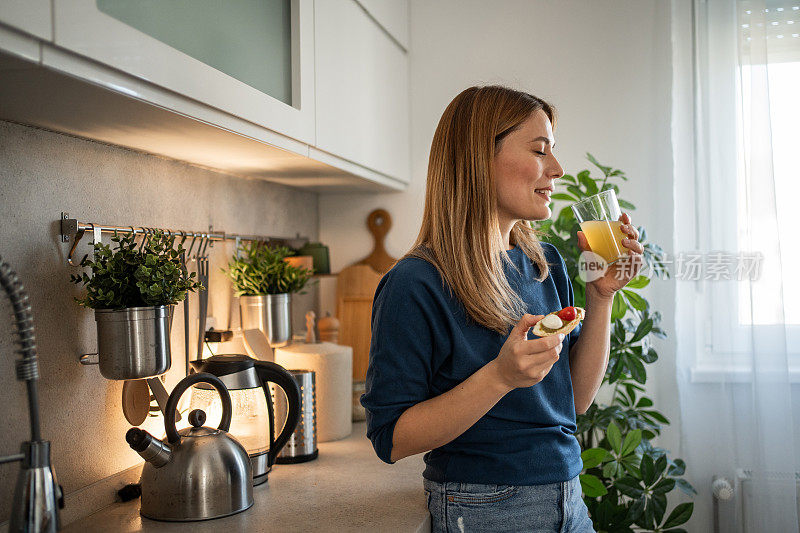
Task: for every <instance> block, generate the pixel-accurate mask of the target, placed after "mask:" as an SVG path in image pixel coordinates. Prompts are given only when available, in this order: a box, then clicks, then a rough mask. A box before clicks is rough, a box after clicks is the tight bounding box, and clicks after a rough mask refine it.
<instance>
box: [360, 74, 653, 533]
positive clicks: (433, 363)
mask: <svg viewBox="0 0 800 533" xmlns="http://www.w3.org/2000/svg"><path fill="white" fill-rule="evenodd" d="M554 125H555V111H554V109H553V107H552V106H551V105H549V104H548V103H547V102H545V101H543V100H541V99H539V98H537V97H535V96H533V95H530V94H527V93H523V92H519V91H515V90H512V89H508V88H505V87H498V86H489V87H472V88H469V89H467V90H465V91H464V92H462V93H461V94H459V95H458V96H456V98H455V99H454V100H453V101H452V102H451V103H450V105H449V106H448V107H447V109H446V110H445V112H444V114H443V115H442V118H441V120H440V121H439V125H438V127H437V129H436V133H435V134H434V138H433V143H432V146H431V154H430V160H429V164H428V181H427V190H426V198H425V208H424V215H423V220H422V228H421V230H420V233H419V236H418V237H417V240H416V242H415V244H414V246H413V247H412V249H411V251H410V252H409V253H408V254H406V255H405V256H404V257H403V258H402V259H401V260H400V261H398V262H397V263H396V264H395V265H394V267H393V268H392V269H391V270H390V271H389V272H388V273H387V274H386V275H385V276H384V277H383V278H382V279H381V281H380V284H379V285H378V288H377V290H376V292H375V299H374V302H373V311H372V343H371V347H370V364H369V370H368V372H367V385H366V386H367V389H366V394H364V395H363V396H362V398H361V403H362V405H363V406H364V407H365V408H366V410H367V436H368V437H369V438H370V439H371V441H372V443H373V446H374V448H375V451H376V453H377V454H378V456H379V457H380V458H381V459H382V460H383V461H385V462H388V463H393V462H395V461H397V460H399V459H402V458H403V457H407V456H409V455H414V454H417V453H421V452H427V453H426V454H425V456H424V460H425V463H426V467H425V471H424V473H423V484H424V487H425V494H426V497H427V500H428V502H427V503H428V509H429V510H430V513H431V518H432V529H433V531H470V532H472V531H533V530H536V531H539V530H542V531H570V532H581V533H583V532H587V531H593V529H592V522H591V520H590V519H589V516H588V513H587V508H586V506H585V504H584V503H583V500H582V498H581V490H580V483H579V481H578V474H579V473H580V471H581V469H582V462H581V458H580V453H581V450H580V446H579V444H578V441H577V439H576V438H575V436H574V434H573V433H574V432H575V430H576V424H575V417H576V413H584V412H585V411H586V410H587V409H588V407H589V406H590V405H591V403H592V401H593V399H594V396H595V394H596V393H597V389H598V388H599V387H600V384H601V382H602V380H603V376H604V374H605V370H606V365H607V364H608V352H609V338H610V327H611V326H610V323H611V302H612V299H613V297H614V293H615V292H616V291H617V290H619V289H620V288H622V287H623V286H625V284H626V283H627V282H628V281H629V280H630V279H631V278H632V277H633V276H635V275H636V273H637V272H638V270H639V269H640V268H641V263H642V259H641V255H640V254H641V253H642V251H643V249H642V246H641V244H640V243H639V242H638V240H637V239H638V235H637V232H636V230H635V229H634V228H633V226H631V221H630V218H629V217H628V215H627V214H624V215H622V217H621V219H620V220H622V222H623V226H622V228H623V231H624V232H625V233H626V234H627V235H628V236H629V238H628V239H626V240H625V241H623V245H624V246H625V247H626V248H627V249H628V250H629V254H630V255H631V263H632V264H629V266H628V267H626V268H624V269H623V268H620V266H619V263H616V264H614V265H613V266H612V268H610V269H609V270H608V271H607V272H606V273H605V275H604V276H603V277H601V278H600V279H597V280H595V281H594V282H592V283H589V284H587V287H586V318H585V320H584V321H583V324H582V328H581V327H579V328H576V329H575V330H573V331H572V332H571V333H570V334H569V335H568V336H567V338H566V340H567V342H566V343H565V342H563V341H564V340H565V339H564V336H563V335H558V336H550V337H544V338H538V337H536V336H533V334H529V330H530V328H531V327H532V326H533V325H534V324H535V323H536V322H537V321H539V320H540V319H541V318H543V316H544V315H545V314H547V313H550V312H553V311H557V310H559V309H562V308H563V307H567V306H571V305H573V291H572V285H571V283H570V280H569V278H568V277H567V272H566V267H565V265H564V261H563V259H562V258H561V256H560V255H559V253H558V251H557V250H556V249H555V247H553V246H552V245H550V244H546V243H542V242H539V240H538V239H537V237H536V232H535V231H534V230H533V229H532V228H531V227H530V224H529V223H528V221H531V220H544V219H547V218H549V217H550V216H551V212H550V208H549V203H550V193H551V192H552V190H553V185H554V182H555V180H557V179H558V178H560V177H561V176H562V175H563V173H564V172H563V170H562V168H561V166H560V165H559V163H558V161H557V160H556V158H555V155H554V154H553V148H554V146H555V139H554V138H553V126H554ZM578 241H579V246H580V248H581V249H582V250H589V249H590V248H589V246H588V243H587V241H586V237H585V236H584V235H583V233H582V232H578ZM512 326H513V327H512ZM509 328H511V331H510V332H509ZM529 335H530V337H529ZM529 338H531V339H532V340H529ZM562 356H563V357H562Z"/></svg>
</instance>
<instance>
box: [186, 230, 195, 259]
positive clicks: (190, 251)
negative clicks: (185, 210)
mask: <svg viewBox="0 0 800 533" xmlns="http://www.w3.org/2000/svg"><path fill="white" fill-rule="evenodd" d="M196 242H197V235H195V234H194V233H192V243H191V244H190V245H189V249H188V250H186V260H187V261H191V259H192V250H194V245H195V243H196Z"/></svg>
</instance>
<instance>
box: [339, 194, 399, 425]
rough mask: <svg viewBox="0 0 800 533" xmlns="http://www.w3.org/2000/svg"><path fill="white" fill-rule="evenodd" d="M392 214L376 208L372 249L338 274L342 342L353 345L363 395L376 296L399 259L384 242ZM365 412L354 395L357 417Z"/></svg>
mask: <svg viewBox="0 0 800 533" xmlns="http://www.w3.org/2000/svg"><path fill="white" fill-rule="evenodd" d="M391 226H392V218H391V216H389V213H388V212H387V211H386V210H384V209H376V210H374V211H372V212H371V213H370V214H369V216H368V217H367V227H368V228H369V230H370V232H371V233H372V236H373V238H374V246H373V250H372V253H370V255H368V256H367V257H365V258H364V259H362V260H361V261H358V262H356V263H354V264H353V265H351V266H349V267H346V268H344V269H342V271H341V272H340V273H339V275H338V276H337V278H336V317H337V318H338V319H339V323H340V330H339V344H342V345H344V346H351V347H352V348H353V391H354V394H355V395H360V394H361V392H362V391H363V388H364V387H363V383H364V380H365V379H366V375H367V366H368V364H369V344H370V340H371V338H372V332H371V328H370V319H371V316H372V298H373V297H374V295H375V289H377V288H378V283H379V282H380V280H381V278H382V277H383V275H384V274H385V273H386V272H388V271H389V269H390V268H391V267H392V265H394V263H395V262H396V261H397V260H396V259H394V258H393V257H391V256H390V255H389V254H388V253H386V250H385V248H384V246H383V240H384V238H385V237H386V233H387V232H388V231H389V228H391ZM364 418H365V414H364V409H363V407H361V404H360V403H359V402H358V401H357V398H355V396H354V398H353V420H364Z"/></svg>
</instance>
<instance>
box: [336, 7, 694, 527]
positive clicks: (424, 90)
mask: <svg viewBox="0 0 800 533" xmlns="http://www.w3.org/2000/svg"><path fill="white" fill-rule="evenodd" d="M410 11H411V19H410V20H411V22H410V35H411V38H410V51H409V53H410V56H409V57H410V98H411V158H412V160H411V175H412V182H411V185H410V187H409V189H408V191H405V192H402V193H392V194H382V195H353V194H340V195H326V196H324V197H321V198H320V238H321V240H322V241H323V242H325V243H326V244H328V245H330V246H331V250H332V255H331V262H332V268H333V270H334V271H337V270H339V269H341V268H343V267H345V266H347V265H349V264H350V263H352V262H355V261H357V260H359V259H361V258H362V257H364V256H366V255H368V254H369V252H370V250H371V248H372V245H371V237H370V234H369V232H368V231H367V229H366V223H365V221H366V217H367V215H368V214H369V212H370V211H371V210H373V209H375V208H378V207H382V208H385V209H387V210H388V211H389V213H390V214H391V215H392V217H393V227H392V229H391V230H390V232H389V234H388V236H387V240H386V247H387V250H388V252H389V253H390V254H391V255H393V256H395V257H399V256H401V255H403V254H404V253H405V252H406V251H407V250H408V248H409V247H410V246H411V244H413V241H414V238H415V237H416V235H417V232H418V231H419V225H420V222H421V217H422V207H423V204H424V195H425V176H426V169H427V160H428V153H429V150H430V142H431V139H432V137H433V132H434V130H435V128H436V124H437V122H438V120H439V117H440V116H441V113H442V111H443V110H444V108H445V107H446V105H447V104H448V103H449V102H450V100H451V99H452V98H453V97H454V96H455V95H456V94H458V93H459V92H460V91H461V90H463V89H465V88H466V87H469V86H471V85H475V84H487V83H501V84H506V85H510V86H512V87H515V88H520V89H524V90H528V91H529V92H532V93H533V94H536V95H537V96H541V97H543V98H545V99H547V100H549V101H551V102H552V103H553V104H555V106H556V107H557V108H558V112H559V121H558V127H557V129H556V131H555V136H556V141H557V150H556V154H557V156H558V157H559V159H560V162H561V164H562V166H563V167H564V169H565V170H566V171H567V172H569V173H572V174H574V173H576V172H578V171H580V170H582V169H584V168H589V163H588V162H587V161H586V159H585V153H586V152H591V153H592V154H593V155H595V156H596V157H597V158H598V160H599V161H600V162H601V163H604V164H606V165H611V166H614V167H616V168H620V169H622V170H624V171H625V172H626V173H627V175H628V177H629V179H630V181H628V182H626V183H625V184H624V185H622V187H621V189H622V195H623V196H624V198H626V199H628V200H630V201H631V202H633V203H634V204H635V205H636V206H637V209H636V210H635V211H634V212H633V213H632V219H633V222H634V223H635V224H637V225H644V226H645V227H646V228H647V233H648V239H649V240H650V241H652V242H656V243H658V244H660V245H662V247H663V248H664V249H665V250H666V251H668V252H672V251H673V244H672V242H673V241H672V239H673V226H674V224H673V220H672V213H673V202H674V195H673V190H672V183H673V180H672V169H673V166H672V145H671V137H670V97H671V91H670V84H671V74H672V70H671V44H670V3H669V2H663V1H658V0H627V1H625V0H607V1H603V2H586V1H581V0H567V1H561V2H546V1H530V0H505V1H503V2H484V1H481V0H446V1H445V0H442V1H439V2H429V1H426V0H412V2H411V10H410ZM680 149H681V150H685V149H688V148H686V147H680ZM560 207H561V205H560V204H559V203H558V202H557V203H556V204H555V209H554V210H557V209H560ZM332 287H333V285H332V284H331V286H325V285H323V286H321V290H322V291H323V292H322V293H321V295H320V301H321V311H322V312H323V313H324V311H326V310H329V311H331V312H334V310H335V301H334V299H333V297H332V294H331V290H332ZM674 292H675V286H674V282H668V281H659V282H654V283H652V284H651V286H650V287H648V289H647V290H646V291H645V294H646V296H647V297H648V298H649V299H650V300H651V302H652V305H653V306H654V308H655V309H657V310H660V311H661V313H662V315H663V317H664V321H663V323H662V326H663V328H664V329H665V331H667V333H668V335H669V337H668V338H667V339H665V340H657V342H656V343H655V348H656V350H657V351H658V352H659V354H660V359H659V361H657V362H656V363H654V364H653V365H650V366H649V367H648V374H649V376H650V378H649V380H648V383H647V388H648V393H649V394H650V396H651V397H652V399H653V400H654V402H655V404H656V407H657V408H658V409H659V410H661V411H662V412H663V413H664V414H665V415H666V416H667V417H668V418H669V419H670V421H671V422H672V425H671V426H669V427H668V428H666V429H665V431H664V433H663V434H662V436H661V438H659V439H658V441H657V442H656V444H657V445H660V446H663V447H664V448H667V449H668V450H670V452H671V456H673V457H679V456H680V449H679V441H680V439H679V434H678V427H679V425H680V419H679V407H678V400H677V391H676V382H675V362H674V360H675V340H674V337H675V329H674V311H675V305H674V300H675V298H674ZM688 474H689V478H690V481H691V482H692V483H695V484H699V485H703V484H706V485H707V482H706V481H705V480H704V479H700V480H695V479H692V475H691V474H692V465H688ZM703 488H704V487H703ZM673 494H676V495H675V496H671V497H670V506H672V505H675V504H677V503H679V502H680V501H683V500H681V498H682V493H681V494H680V495H678V493H677V492H676V493H673ZM704 503H705V500H704V499H703V496H702V493H701V497H698V498H696V501H695V505H697V506H699V505H701V504H704ZM696 523H702V524H705V525H704V526H703V527H698V528H697V529H696V530H698V531H704V530H707V529H708V528H710V522H707V521H705V519H703V522H696V521H695V520H694V519H693V520H692V521H690V522H689V526H690V528H691V527H693V526H692V525H693V524H696Z"/></svg>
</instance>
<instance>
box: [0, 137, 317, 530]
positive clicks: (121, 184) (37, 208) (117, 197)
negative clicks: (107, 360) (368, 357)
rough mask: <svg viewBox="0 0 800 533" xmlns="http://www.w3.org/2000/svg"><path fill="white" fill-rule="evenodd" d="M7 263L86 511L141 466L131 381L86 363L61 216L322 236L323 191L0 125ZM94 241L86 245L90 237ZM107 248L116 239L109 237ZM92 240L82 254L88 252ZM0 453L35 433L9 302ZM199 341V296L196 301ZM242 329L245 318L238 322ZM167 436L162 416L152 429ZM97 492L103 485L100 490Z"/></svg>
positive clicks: (221, 300)
mask: <svg viewBox="0 0 800 533" xmlns="http://www.w3.org/2000/svg"><path fill="white" fill-rule="evenodd" d="M0 205H2V212H0V257H2V259H3V260H4V261H6V262H8V263H9V264H10V265H11V266H12V268H13V269H14V270H16V272H17V273H18V274H19V276H20V278H21V280H22V282H23V284H24V285H25V287H26V289H27V290H28V293H29V294H30V297H31V303H32V305H33V313H34V323H35V326H36V338H37V343H38V347H39V356H40V372H41V381H40V390H41V412H42V428H43V430H42V431H43V434H44V438H45V439H48V440H51V441H52V446H53V463H54V465H55V468H56V470H57V475H58V478H59V482H60V483H61V484H62V485H63V486H64V488H65V489H66V492H67V505H68V509H67V510H66V513H65V514H66V516H67V517H68V518H69V517H74V516H75V515H76V513H77V510H76V505H77V506H80V505H84V506H86V507H85V508H89V507H91V506H92V505H96V503H94V504H93V502H92V501H91V500H92V499H95V500H96V499H97V498H106V499H107V498H109V497H112V496H113V491H114V490H116V489H118V488H119V486H118V485H119V483H117V486H113V485H114V484H113V483H112V484H111V485H110V486H108V487H103V488H102V490H100V488H98V489H97V490H96V491H92V490H88V491H87V490H82V491H80V493H81V495H82V496H81V497H78V498H73V499H72V500H71V499H70V494H75V491H79V490H80V489H85V488H86V487H87V486H89V485H91V484H93V483H95V482H97V481H99V480H102V479H104V478H107V477H108V476H111V475H113V474H116V473H118V472H120V471H123V470H125V469H128V468H130V467H132V466H134V465H135V464H137V463H140V462H141V460H140V458H139V456H138V455H137V454H136V453H135V452H133V451H132V450H131V449H130V448H129V447H128V446H127V444H126V443H125V432H126V431H127V429H128V427H129V425H128V423H127V422H126V420H125V418H124V416H123V414H122V409H121V404H120V399H121V390H122V382H116V381H108V380H106V379H104V378H103V377H102V376H101V375H100V373H99V370H98V369H97V367H86V366H82V365H80V364H79V363H78V356H79V354H81V353H86V352H94V351H96V348H97V344H96V334H95V323H94V315H93V312H92V311H90V310H86V309H83V308H81V307H79V306H78V305H77V304H76V303H75V302H74V301H73V297H74V296H76V295H78V294H79V289H78V287H77V286H76V285H74V284H71V283H70V282H69V277H70V274H71V273H76V272H79V271H80V269H79V268H76V267H70V266H67V265H66V254H67V252H68V246H69V245H68V244H65V243H62V242H60V238H59V222H58V221H59V217H60V214H61V212H62V211H66V212H68V213H69V214H70V216H71V217H73V218H77V219H78V220H80V221H81V222H96V223H102V224H110V225H131V224H132V225H135V226H152V227H162V228H173V229H186V230H196V231H200V230H204V229H207V228H208V227H209V225H212V226H213V227H214V228H215V229H217V230H222V231H226V232H229V233H242V234H257V235H269V236H287V237H292V236H294V235H295V234H296V233H298V232H299V233H300V234H301V235H303V236H307V237H309V238H311V239H314V240H316V239H317V237H318V216H317V213H318V195H317V194H315V193H310V192H306V191H303V190H302V189H295V188H291V187H286V186H282V185H276V184H272V183H267V182H264V181H258V180H246V179H241V178H234V177H231V176H227V175H224V174H218V173H215V172H211V171H208V170H204V169H200V168H196V167H192V166H190V165H187V164H184V163H180V162H176V161H172V160H167V159H164V158H160V157H156V156H151V155H145V154H140V153H137V152H133V151H130V150H126V149H123V148H118V147H113V146H107V145H104V144H100V143H96V142H91V141H86V140H83V139H78V138H74V137H70V136H66V135H60V134H56V133H52V132H49V131H43V130H39V129H35V128H30V127H27V126H21V125H18V124H12V123H8V122H0ZM88 240H89V239H88V238H84V241H88ZM106 242H108V241H106ZM89 249H90V248H89V246H88V245H87V244H85V243H84V242H83V241H82V242H81V244H80V245H79V248H78V251H77V253H76V258H77V259H78V260H79V259H80V258H81V257H83V255H84V254H85V253H88V252H89ZM233 251H234V250H233V243H228V244H227V245H223V244H221V243H220V244H217V245H216V246H214V247H213V249H211V256H210V266H211V268H210V270H211V283H210V286H211V291H210V294H209V315H211V316H213V317H214V318H215V319H216V321H217V327H226V326H228V324H229V317H231V309H232V308H233V309H237V307H236V305H235V304H234V305H232V297H231V294H232V291H231V289H230V283H229V282H228V281H227V279H226V278H225V276H224V274H222V273H221V272H220V269H221V268H222V267H223V266H225V265H226V264H227V258H228V257H229V255H231V254H232V253H233ZM316 292H317V291H316V289H312V290H310V291H309V292H308V293H307V294H306V295H302V296H295V297H294V299H293V324H294V329H295V331H296V332H297V331H299V330H305V320H304V318H303V315H304V314H305V312H306V311H307V310H308V309H310V308H313V307H315V306H316ZM0 309H2V311H3V313H2V314H3V316H4V320H1V321H0V405H2V406H3V416H2V417H0V434H1V435H2V438H1V439H0V454H3V455H4V454H9V453H16V452H17V451H18V447H19V443H20V442H21V441H22V440H27V439H28V438H29V434H28V418H27V403H26V401H25V389H24V385H23V384H21V383H19V382H17V381H16V379H15V378H14V363H13V359H15V357H14V356H13V346H12V332H13V329H12V326H11V321H10V319H9V314H10V305H9V304H8V299H7V298H5V296H2V297H0ZM190 309H191V311H192V313H191V322H190V325H191V328H192V333H191V335H192V338H193V339H195V338H196V331H197V299H196V298H194V299H193V300H192V301H191V302H190ZM175 311H176V313H175V319H174V323H173V329H172V336H171V341H172V350H173V366H172V369H171V370H170V372H169V373H168V374H167V389H168V390H171V388H172V387H173V386H174V384H175V383H176V382H177V381H178V380H179V379H180V378H181V377H183V375H184V374H183V372H184V364H183V360H184V356H183V354H184V350H183V309H182V306H181V305H179V306H177V307H176V309H175ZM233 321H234V322H238V316H237V317H235V318H234V319H233ZM143 427H144V428H145V429H148V430H150V431H151V432H153V433H154V434H158V435H161V434H163V419H162V417H160V416H159V417H156V418H152V419H149V420H148V421H147V422H146V423H145V425H144V426H143ZM17 471H18V466H17V464H15V463H14V464H10V465H0V487H4V490H2V491H0V522H2V521H4V520H6V519H7V518H8V511H9V508H10V500H11V496H12V489H11V487H13V480H14V478H15V476H16V474H17ZM93 487H94V486H93Z"/></svg>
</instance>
